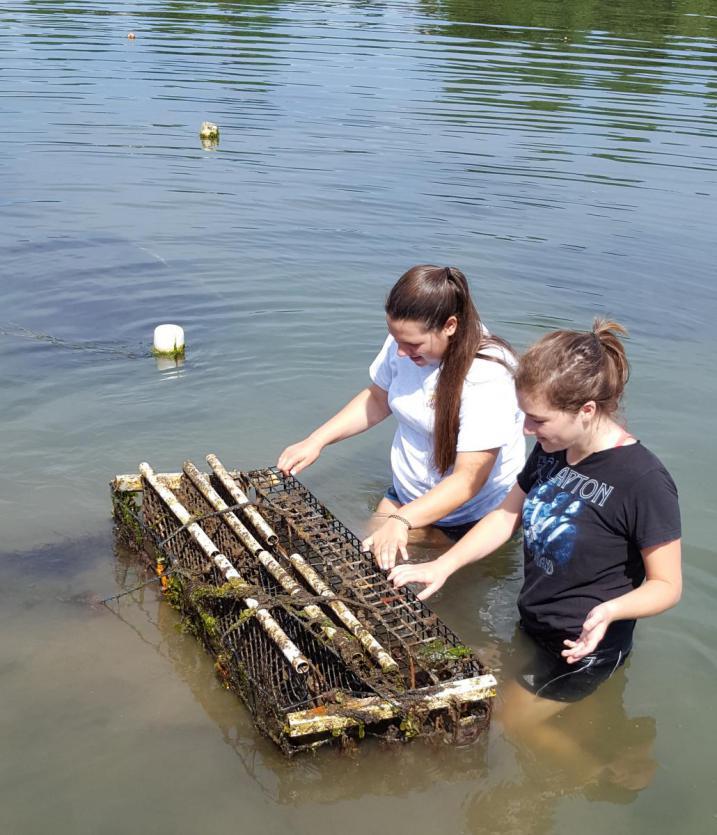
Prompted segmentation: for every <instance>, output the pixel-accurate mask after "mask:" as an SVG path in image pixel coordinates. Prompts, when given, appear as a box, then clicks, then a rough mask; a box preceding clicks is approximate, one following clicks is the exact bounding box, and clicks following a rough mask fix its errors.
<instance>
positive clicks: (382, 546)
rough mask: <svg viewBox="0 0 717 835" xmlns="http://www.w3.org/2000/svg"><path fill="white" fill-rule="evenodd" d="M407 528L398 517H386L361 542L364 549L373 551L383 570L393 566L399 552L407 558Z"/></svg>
mask: <svg viewBox="0 0 717 835" xmlns="http://www.w3.org/2000/svg"><path fill="white" fill-rule="evenodd" d="M407 545H408V528H407V527H406V524H405V523H404V522H402V521H401V520H400V519H386V521H385V522H384V523H383V525H381V527H380V528H379V529H378V530H376V531H374V532H373V533H372V534H371V536H368V537H366V539H364V541H363V542H362V543H361V548H362V549H363V550H364V551H373V555H374V557H375V558H376V562H377V563H378V567H379V568H382V569H383V570H384V571H386V570H388V569H389V568H393V566H394V565H395V564H396V557H397V556H398V554H399V553H400V554H401V556H402V557H403V559H404V560H407V559H408V551H407V550H406V546H407Z"/></svg>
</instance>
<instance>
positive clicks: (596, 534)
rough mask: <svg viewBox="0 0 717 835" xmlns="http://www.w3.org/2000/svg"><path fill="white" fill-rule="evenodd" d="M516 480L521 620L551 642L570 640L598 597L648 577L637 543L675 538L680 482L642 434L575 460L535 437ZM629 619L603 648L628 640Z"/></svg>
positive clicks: (609, 636)
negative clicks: (522, 574) (637, 440)
mask: <svg viewBox="0 0 717 835" xmlns="http://www.w3.org/2000/svg"><path fill="white" fill-rule="evenodd" d="M518 484H519V486H520V488H521V490H523V492H524V493H525V494H526V498H525V502H524V503H523V553H524V556H525V579H524V582H523V588H522V589H521V591H520V595H519V596H518V609H519V611H520V617H521V622H522V624H523V626H524V628H525V629H526V630H527V631H528V632H529V633H531V634H532V635H533V636H534V637H535V638H537V639H538V640H540V641H542V642H543V643H545V644H547V645H548V646H549V647H550V648H551V649H553V650H554V651H556V652H557V651H559V650H561V649H563V648H564V647H563V640H564V639H565V638H571V639H573V640H574V639H575V638H576V637H577V636H578V635H580V632H581V631H582V625H583V622H584V621H585V618H586V617H587V614H588V612H589V611H590V610H591V609H592V608H593V607H594V606H597V604H598V603H602V602H604V601H606V600H612V599H613V598H615V597H619V596H620V595H622V594H626V593H627V592H629V591H632V589H635V588H637V587H638V586H639V585H641V583H642V582H643V580H644V579H645V567H644V564H643V561H642V556H641V554H640V550H641V549H643V548H649V547H650V546H652V545H659V544H660V543H662V542H670V541H672V540H674V539H679V537H680V535H681V533H680V509H679V506H678V503H677V488H676V487H675V483H674V482H673V480H672V478H671V477H670V474H669V473H668V472H667V470H666V469H665V468H664V467H663V465H662V464H661V463H660V461H659V460H658V458H657V457H656V456H655V455H653V454H652V453H651V452H650V451H649V450H647V449H645V447H643V446H642V444H640V443H635V444H630V445H628V446H620V447H614V448H612V449H606V450H603V451H601V452H596V453H593V454H592V455H590V456H588V457H587V458H585V459H584V460H582V461H581V462H580V463H579V464H576V465H575V466H574V467H573V466H570V465H569V464H568V463H567V461H566V453H565V450H563V451H561V452H554V453H547V452H544V451H543V449H542V447H541V446H540V444H536V445H535V448H534V449H533V452H532V453H531V455H530V457H529V458H528V461H527V462H526V464H525V467H524V469H523V471H522V472H521V473H520V475H519V476H518ZM634 626H635V621H634V620H631V621H616V622H615V623H613V624H611V626H610V628H609V629H608V632H607V634H606V635H605V638H604V639H603V641H602V643H601V644H600V647H601V648H608V647H618V646H619V647H628V646H629V644H630V641H631V636H632V630H633V628H634Z"/></svg>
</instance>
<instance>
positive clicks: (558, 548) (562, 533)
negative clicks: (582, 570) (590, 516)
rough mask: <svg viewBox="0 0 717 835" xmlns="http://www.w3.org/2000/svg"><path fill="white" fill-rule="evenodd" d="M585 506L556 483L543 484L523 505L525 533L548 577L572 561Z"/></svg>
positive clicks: (539, 565)
mask: <svg viewBox="0 0 717 835" xmlns="http://www.w3.org/2000/svg"><path fill="white" fill-rule="evenodd" d="M582 509H583V503H582V502H581V501H580V499H576V498H575V497H574V496H572V495H571V494H570V493H566V492H565V491H564V490H562V489H561V488H560V487H559V486H558V485H557V484H555V483H554V482H552V481H547V482H545V483H544V484H541V485H540V487H538V488H537V489H536V490H535V491H534V492H531V494H530V496H529V497H528V498H527V499H526V501H525V502H524V504H523V532H524V536H525V542H526V545H527V547H528V550H529V551H530V553H531V554H532V555H533V561H534V562H535V564H536V565H537V566H538V567H540V568H541V569H542V570H543V571H544V572H545V573H546V574H552V573H553V572H554V571H555V566H556V564H557V565H562V564H564V563H567V562H569V561H570V558H571V557H572V555H573V549H574V548H575V536H576V533H577V528H576V527H575V520H576V519H577V517H578V516H579V514H580V511H581V510H582Z"/></svg>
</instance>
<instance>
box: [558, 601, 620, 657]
mask: <svg viewBox="0 0 717 835" xmlns="http://www.w3.org/2000/svg"><path fill="white" fill-rule="evenodd" d="M611 604H612V601H611V600H608V601H607V602H605V603H600V605H599V606H595V608H594V609H591V610H590V611H589V612H588V616H587V617H586V618H585V623H583V631H582V632H581V633H580V637H579V638H578V639H577V641H570V640H565V641H563V643H564V644H565V646H566V647H567V649H564V650H563V651H562V652H561V653H560V654H561V655H562V656H563V658H564V659H565V660H566V661H567V663H568V664H574V663H575V662H576V661H580V659H581V658H585V656H586V655H590V653H591V652H595V650H596V649H597V646H598V644H599V643H600V641H602V639H603V638H604V637H605V632H607V628H608V626H610V624H611V623H612V622H613V620H614V616H613V607H612V605H611Z"/></svg>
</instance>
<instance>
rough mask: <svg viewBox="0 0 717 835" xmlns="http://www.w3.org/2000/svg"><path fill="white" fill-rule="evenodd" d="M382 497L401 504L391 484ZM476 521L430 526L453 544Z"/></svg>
mask: <svg viewBox="0 0 717 835" xmlns="http://www.w3.org/2000/svg"><path fill="white" fill-rule="evenodd" d="M384 496H385V497H386V498H387V499H390V500H391V501H392V502H397V503H398V504H401V500H400V499H399V498H398V493H397V492H396V491H395V490H394V489H393V484H392V485H391V486H390V487H389V488H388V489H387V490H386V492H385V493H384ZM477 521H478V520H477V519H475V520H474V521H473V522H464V523H463V524H462V525H438V524H436V525H431V527H432V528H438V530H439V531H443V533H444V534H445V535H446V536H447V537H448V538H449V539H452V540H453V541H454V542H458V540H459V539H461V538H462V537H464V536H465V535H466V534H467V533H468V531H469V530H470V529H471V528H472V527H473V525H475V524H476V522H477Z"/></svg>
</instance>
